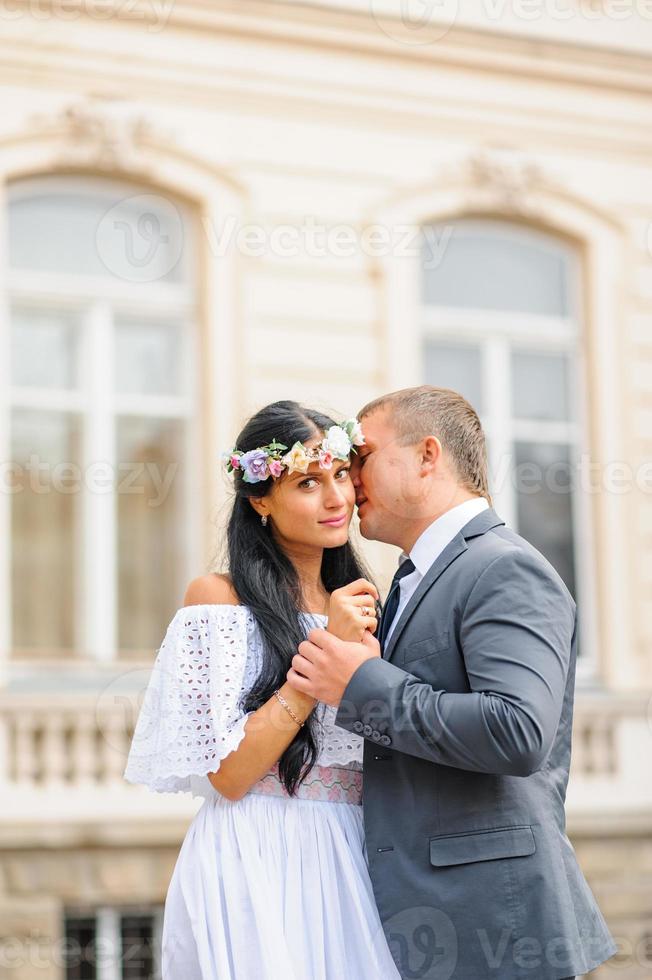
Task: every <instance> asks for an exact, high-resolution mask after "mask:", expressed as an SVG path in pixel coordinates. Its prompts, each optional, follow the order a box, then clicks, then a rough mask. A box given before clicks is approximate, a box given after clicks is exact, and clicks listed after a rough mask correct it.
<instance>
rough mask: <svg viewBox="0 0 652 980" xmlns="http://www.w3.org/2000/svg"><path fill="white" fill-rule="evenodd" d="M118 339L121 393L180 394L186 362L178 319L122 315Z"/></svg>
mask: <svg viewBox="0 0 652 980" xmlns="http://www.w3.org/2000/svg"><path fill="white" fill-rule="evenodd" d="M115 342H116V360H115V370H116V384H117V389H118V392H119V393H120V394H142V395H178V394H180V392H181V390H182V384H183V369H184V364H183V360H182V356H181V349H182V348H181V327H180V325H179V324H178V323H170V322H163V323H161V322H156V321H150V322H149V323H148V322H147V321H146V320H142V319H141V320H134V319H127V318H120V319H118V320H117V322H116V334H115Z"/></svg>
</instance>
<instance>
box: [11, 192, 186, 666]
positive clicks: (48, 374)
mask: <svg viewBox="0 0 652 980" xmlns="http://www.w3.org/2000/svg"><path fill="white" fill-rule="evenodd" d="M8 209H9V214H8V275H7V282H8V290H9V304H10V321H11V323H10V327H11V336H10V349H11V366H10V385H11V387H10V419H9V426H10V439H11V459H12V477H11V479H12V486H11V561H10V567H11V587H12V650H13V655H14V656H15V657H23V658H25V657H27V658H30V657H36V658H42V657H63V658H67V657H71V656H78V657H79V656H81V657H84V656H89V657H94V658H97V659H109V658H111V657H113V656H115V655H116V654H118V655H120V656H125V657H137V656H138V655H139V654H142V653H143V652H145V651H147V652H148V653H149V652H151V650H152V648H153V647H154V646H155V644H156V643H157V642H158V641H159V639H160V626H161V622H165V621H166V619H167V618H168V617H169V616H170V613H171V611H173V610H174V609H175V608H176V607H177V606H178V602H179V595H180V594H181V590H182V588H183V585H184V582H185V581H187V576H188V574H189V570H190V568H191V567H192V566H193V564H194V560H195V556H192V555H190V554H189V551H188V549H189V543H190V542H191V540H192V531H191V521H192V519H193V517H194V514H195V512H196V506H193V505H194V504H196V499H197V487H196V484H198V483H200V482H201V481H200V479H199V477H198V474H197V472H196V468H194V467H193V465H192V464H193V462H196V459H195V455H196V453H195V448H194V447H195V445H196V443H195V442H194V441H193V440H194V438H195V437H194V432H195V429H196V426H195V425H193V420H195V418H196V415H197V411H196V409H197V394H196V391H195V386H194V384H193V375H194V373H195V367H194V365H195V344H196V289H195V281H194V276H195V261H194V258H193V244H194V243H193V226H192V220H191V214H189V213H188V211H187V210H186V209H185V208H184V207H182V206H181V205H180V204H179V203H178V202H175V201H172V200H170V199H168V198H166V197H164V196H162V195H161V194H159V193H153V192H152V190H151V189H147V188H141V187H135V186H133V185H131V184H123V183H119V182H115V181H111V180H104V179H100V178H91V177H88V178H87V177H79V176H72V175H70V176H68V175H65V176H63V175H62V176H56V177H51V178H38V179H36V178H34V179H29V180H24V181H20V182H17V183H15V184H13V185H12V186H11V187H10V189H9V203H8ZM191 479H192V483H191Z"/></svg>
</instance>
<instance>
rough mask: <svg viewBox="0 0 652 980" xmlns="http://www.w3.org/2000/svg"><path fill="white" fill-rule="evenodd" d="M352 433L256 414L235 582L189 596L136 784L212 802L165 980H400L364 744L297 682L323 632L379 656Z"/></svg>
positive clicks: (170, 646) (355, 430)
mask: <svg viewBox="0 0 652 980" xmlns="http://www.w3.org/2000/svg"><path fill="white" fill-rule="evenodd" d="M361 441H362V436H361V433H360V429H359V426H358V425H357V423H356V422H355V420H352V421H351V422H348V423H345V424H344V425H343V426H341V427H340V426H336V424H335V423H334V422H333V420H332V419H330V418H328V417H326V416H324V415H322V414H320V413H318V412H313V411H310V410H307V409H305V408H302V407H301V406H299V405H297V404H296V403H295V402H288V401H284V402H275V403H274V404H272V405H269V406H267V407H266V408H264V409H262V410H261V411H260V412H258V413H257V414H256V415H255V416H254V417H253V418H252V419H250V421H249V422H248V423H247V425H246V426H245V428H244V429H243V430H242V432H241V433H240V435H239V437H238V440H237V444H236V449H234V450H233V452H232V453H230V454H228V457H227V459H226V464H227V468H228V469H229V471H231V472H233V475H234V487H235V500H234V503H233V510H232V513H231V516H230V520H229V526H228V535H227V540H228V555H229V575H228V576H226V575H215V574H210V575H206V576H203V577H201V578H198V579H195V580H194V581H193V582H191V583H190V586H189V587H188V590H187V592H186V595H185V598H184V605H183V606H182V607H181V608H180V609H179V610H178V611H177V612H176V614H175V615H174V618H173V619H172V621H171V622H170V624H169V626H168V628H167V631H166V634H165V637H164V639H163V643H162V644H161V647H160V648H159V650H158V654H157V657H156V660H155V663H154V666H153V669H152V673H151V676H150V680H149V684H148V687H147V690H146V692H145V698H144V700H143V704H142V708H141V711H140V714H139V717H138V722H137V725H136V730H135V733H134V738H133V742H132V745H131V750H130V753H129V759H128V762H127V767H126V769H125V778H126V779H127V780H129V781H130V782H134V783H144V784H145V785H147V786H148V787H149V788H150V789H151V790H154V791H156V792H173V793H176V792H191V793H193V794H194V795H201V796H204V797H205V801H204V803H203V805H202V806H201V808H200V809H199V811H198V813H197V814H196V816H195V817H194V819H193V821H192V823H191V825H190V827H189V829H188V831H187V833H186V837H185V839H184V841H183V845H182V847H181V851H180V853H179V856H178V859H177V863H176V866H175V869H174V872H173V875H172V879H171V881H170V886H169V889H168V894H167V898H166V903H165V915H164V922H163V942H162V966H163V980H395V978H399V977H400V975H399V973H398V971H397V969H396V966H395V964H394V960H393V958H392V956H391V953H390V949H389V946H388V944H387V940H386V938H385V935H384V932H383V929H382V925H381V922H380V918H379V915H378V910H377V908H376V904H375V901H374V896H373V891H372V886H371V881H370V878H369V873H368V869H367V853H366V846H365V837H364V829H363V819H362V739H361V738H360V737H359V736H356V735H352V734H350V733H348V732H346V731H345V730H344V729H340V728H338V727H336V726H335V725H334V717H335V713H336V709H335V708H333V707H330V706H328V705H324V704H322V703H320V702H318V703H316V702H315V701H314V700H313V699H312V698H310V697H308V696H306V695H303V694H301V693H300V692H298V691H296V690H295V689H294V688H292V687H291V686H290V685H289V684H288V683H287V681H286V675H287V672H288V670H289V669H290V665H291V661H292V658H293V656H294V655H295V653H296V651H297V647H298V645H299V643H300V642H301V640H302V639H304V638H305V636H306V635H307V633H308V632H309V630H310V629H311V628H312V627H313V626H320V627H322V628H323V627H326V628H328V629H329V630H330V631H331V632H333V633H336V634H337V635H338V636H340V637H341V638H342V639H351V640H360V639H361V638H363V637H364V639H365V643H366V644H367V645H368V646H369V649H370V654H372V655H375V656H377V655H379V647H378V644H377V642H376V640H375V639H374V638H373V635H372V634H373V632H374V631H375V627H376V610H377V599H378V594H377V592H376V590H375V587H374V586H373V585H372V584H371V583H370V582H369V581H367V580H365V579H364V577H363V574H364V572H363V568H362V566H361V564H360V562H359V560H358V558H357V557H356V555H355V553H354V551H353V549H352V547H351V545H350V543H349V541H348V532H349V524H350V521H351V517H352V514H353V506H354V500H355V492H354V488H353V485H352V482H351V478H350V475H349V454H350V452H352V451H353V452H354V451H355V448H354V447H355V445H356V444H358V445H359V444H361Z"/></svg>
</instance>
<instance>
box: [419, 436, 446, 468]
mask: <svg viewBox="0 0 652 980" xmlns="http://www.w3.org/2000/svg"><path fill="white" fill-rule="evenodd" d="M442 453H443V449H442V445H441V442H440V441H439V439H438V438H437V436H426V438H425V439H424V440H423V442H422V444H421V465H422V467H423V468H424V469H426V470H427V471H431V470H433V469H434V467H435V466H436V464H437V463H438V462H439V460H440V459H441V455H442Z"/></svg>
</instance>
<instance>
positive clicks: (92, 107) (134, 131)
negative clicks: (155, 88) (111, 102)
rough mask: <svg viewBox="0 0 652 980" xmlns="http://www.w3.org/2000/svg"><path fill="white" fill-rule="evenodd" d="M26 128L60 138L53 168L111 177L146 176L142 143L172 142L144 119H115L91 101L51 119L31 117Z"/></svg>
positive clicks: (49, 117) (104, 108)
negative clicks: (139, 173)
mask: <svg viewBox="0 0 652 980" xmlns="http://www.w3.org/2000/svg"><path fill="white" fill-rule="evenodd" d="M29 125H30V127H31V128H32V129H35V130H37V131H45V132H48V133H53V134H54V135H55V136H58V137H59V138H60V140H61V145H60V147H59V148H57V150H56V151H55V165H56V166H59V167H61V168H65V167H70V166H73V167H83V168H89V169H93V170H98V171H102V172H107V173H111V174H115V173H116V171H118V172H127V173H131V172H134V171H142V172H144V173H147V171H148V169H149V167H148V166H147V164H146V163H145V154H144V152H143V147H144V144H145V142H148V141H152V140H153V139H155V138H156V137H158V139H159V140H164V141H165V142H166V143H169V142H171V141H172V135H171V134H170V133H165V134H163V133H157V132H156V131H155V129H154V127H153V126H152V125H151V123H150V122H149V120H147V119H146V118H145V117H143V116H137V115H134V114H131V115H119V114H118V113H117V112H115V110H113V109H110V108H109V107H108V105H107V104H106V103H100V102H99V101H97V100H95V99H87V100H83V101H81V102H75V103H72V104H70V105H68V106H66V107H65V108H64V109H63V110H62V111H61V112H59V113H58V114H57V115H54V116H43V115H42V114H39V115H36V116H32V117H31V118H30V120H29Z"/></svg>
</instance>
